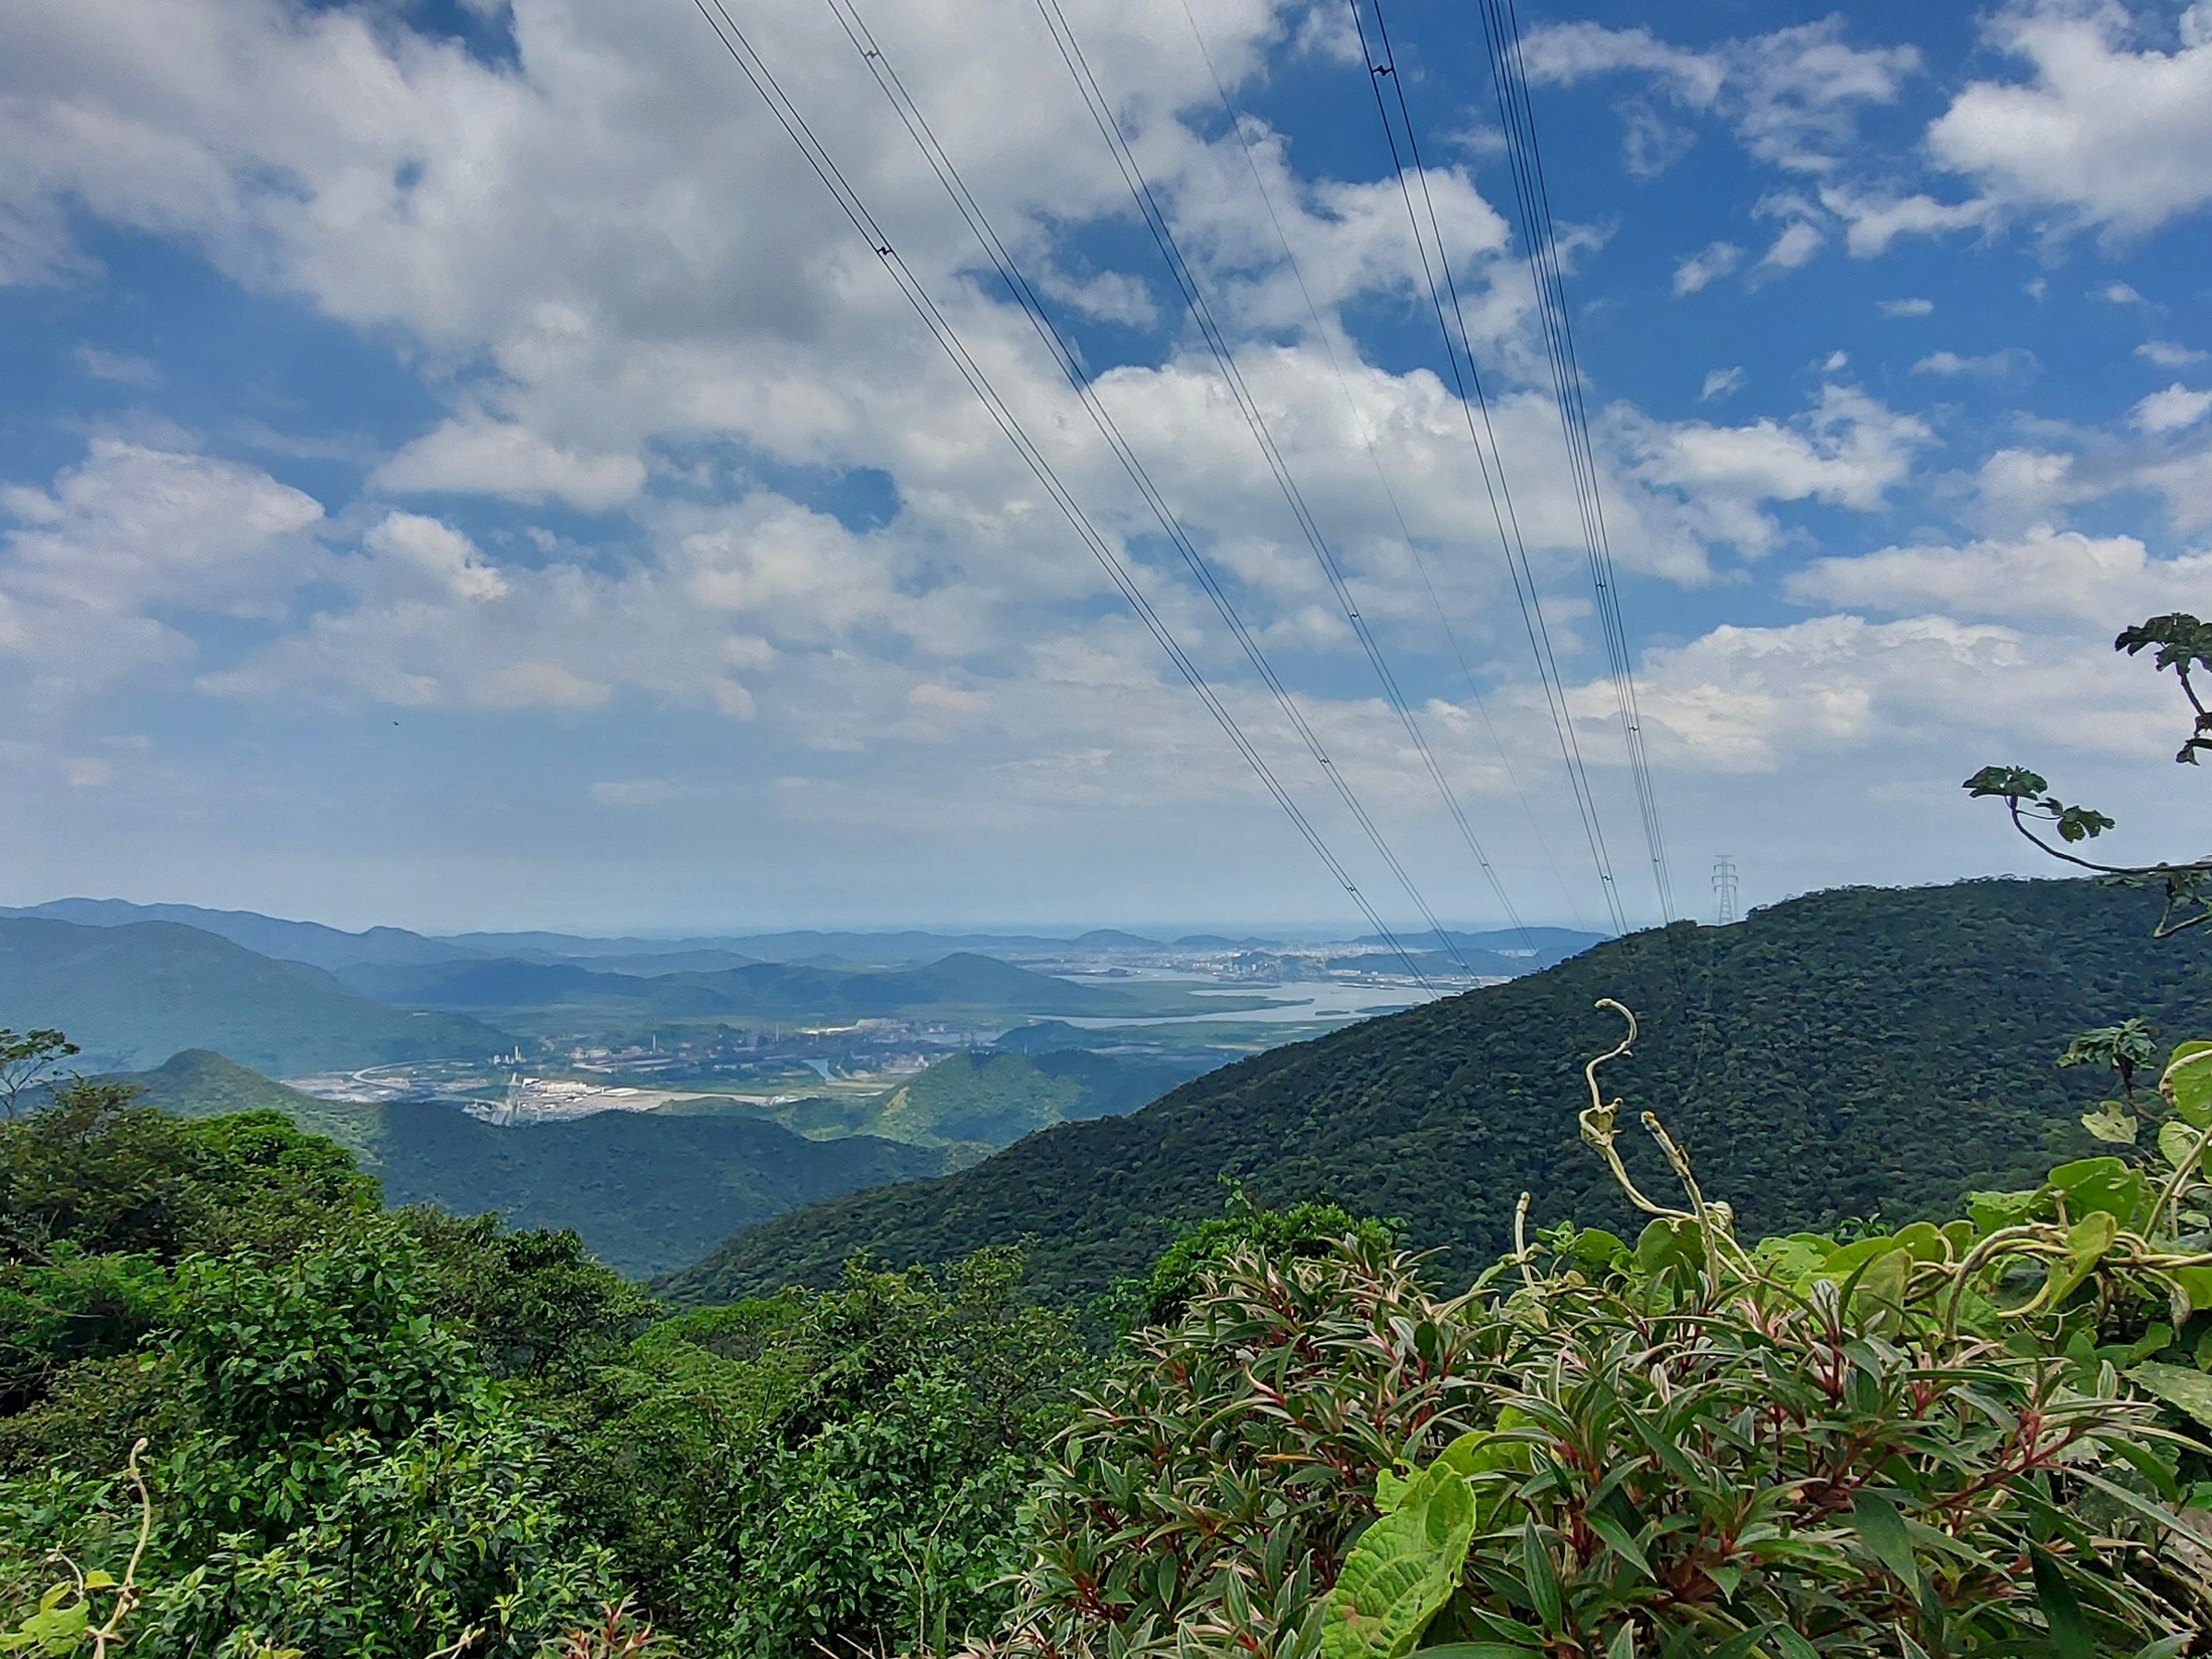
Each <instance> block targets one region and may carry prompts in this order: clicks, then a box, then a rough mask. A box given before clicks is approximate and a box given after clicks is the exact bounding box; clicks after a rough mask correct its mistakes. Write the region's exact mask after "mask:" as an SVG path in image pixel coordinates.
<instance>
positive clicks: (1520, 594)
mask: <svg viewBox="0 0 2212 1659" xmlns="http://www.w3.org/2000/svg"><path fill="white" fill-rule="evenodd" d="M1346 4H1348V5H1349V6H1351V8H1352V23H1353V27H1354V29H1355V31H1356V32H1357V35H1358V38H1359V43H1360V55H1361V59H1362V61H1363V62H1364V63H1365V64H1366V65H1367V83H1368V86H1369V88H1370V89H1371V90H1372V91H1373V92H1374V95H1375V111H1376V114H1377V115H1378V116H1379V117H1380V118H1381V121H1382V136H1383V140H1384V141H1385V143H1386V144H1387V145H1388V147H1389V150H1390V157H1391V168H1392V172H1393V173H1395V174H1396V175H1397V179H1398V193H1399V195H1400V196H1401V197H1402V198H1403V199H1404V202H1405V216H1406V220H1407V223H1408V224H1409V225H1410V226H1411V227H1412V229H1413V237H1414V247H1415V250H1416V252H1417V253H1418V255H1419V257H1420V263H1421V275H1422V280H1423V282H1424V284H1425V285H1426V286H1427V287H1428V299H1429V304H1430V306H1431V308H1432V309H1433V310H1434V311H1435V313H1436V322H1437V328H1438V331H1439V332H1440V334H1441V335H1443V338H1444V357H1445V360H1446V362H1447V364H1448V365H1449V367H1450V369H1451V372H1452V386H1453V389H1454V390H1456V391H1457V392H1458V394H1459V399H1458V401H1459V406H1460V412H1461V414H1462V415H1463V416H1465V420H1466V425H1467V437H1468V439H1469V441H1470V442H1472V443H1473V444H1474V445H1475V457H1476V460H1477V464H1478V465H1479V466H1480V468H1481V470H1482V482H1483V488H1484V492H1485V494H1487V495H1488V496H1489V505H1490V517H1491V518H1492V520H1493V521H1494V522H1495V523H1496V525H1497V529H1498V541H1499V544H1500V546H1501V548H1502V549H1503V551H1504V554H1505V562H1506V567H1507V569H1508V570H1509V571H1510V572H1511V573H1512V575H1513V596H1514V598H1515V599H1516V600H1517V601H1518V602H1519V604H1520V606H1521V621H1522V625H1523V627H1524V628H1525V629H1526V631H1527V634H1528V645H1529V651H1530V653H1531V654H1532V655H1533V656H1534V657H1535V659H1536V667H1537V679H1538V681H1540V682H1541V684H1542V686H1543V689H1544V701H1545V703H1546V706H1547V707H1548V708H1549V709H1550V714H1551V724H1552V729H1553V732H1554V734H1555V735H1556V736H1557V738H1558V739H1559V746H1560V757H1561V759H1562V761H1563V762H1565V764H1566V769H1567V781H1568V784H1569V786H1570V787H1571V788H1572V789H1573V791H1574V804H1575V808H1576V810H1577V811H1578V812H1579V813H1580V814H1581V817H1582V827H1583V835H1584V837H1585V838H1586V840H1587V841H1588V843H1589V848H1590V857H1591V859H1592V860H1593V861H1594V862H1595V863H1596V865H1597V867H1598V886H1599V888H1600V890H1601V891H1602V892H1603V893H1604V895H1605V907H1606V909H1607V911H1608V913H1609V914H1610V916H1611V917H1612V922H1613V931H1614V932H1615V933H1626V932H1627V931H1628V918H1627V913H1626V912H1625V910H1623V908H1622V903H1621V890H1620V884H1619V883H1618V882H1616V881H1615V880H1614V879H1613V867H1612V858H1611V855H1610V852H1609V851H1608V850H1607V848H1606V844H1605V828H1604V825H1603V823H1601V822H1600V820H1599V816H1598V799H1597V796H1596V795H1595V794H1594V793H1593V792H1592V790H1591V788H1590V780H1589V774H1588V771H1587V769H1586V767H1585V766H1584V764H1583V759H1582V744H1581V741H1580V739H1579V738H1577V737H1576V735H1575V731H1574V716H1573V713H1572V711H1570V710H1569V708H1568V707H1567V696H1566V685H1565V682H1564V681H1563V680H1562V677H1561V676H1560V672H1559V662H1558V658H1557V656H1556V654H1555V653H1554V652H1553V651H1552V648H1551V629H1550V624H1549V623H1548V622H1547V621H1546V620H1545V617H1544V607H1543V600H1542V596H1541V594H1540V593H1539V592H1538V591H1537V581H1536V572H1535V569H1534V567H1532V566H1531V565H1530V564H1529V561H1528V548H1527V545H1526V543H1525V541H1524V540H1523V538H1522V535H1521V521H1520V517H1519V515H1518V514H1517V513H1516V512H1515V511H1514V510H1513V491H1512V489H1511V487H1510V486H1509V485H1508V484H1507V482H1506V479H1505V458H1504V456H1503V455H1502V454H1501V452H1500V451H1499V448H1498V438H1497V432H1496V430H1495V428H1494V427H1493V426H1492V424H1491V421H1490V406H1489V398H1488V397H1487V396H1485V395H1484V393H1483V389H1482V374H1481V371H1480V370H1479V368H1478V367H1477V364H1476V360H1475V346H1474V335H1472V334H1471V333H1470V332H1469V331H1468V329H1467V320H1466V313H1465V309H1464V308H1463V306H1462V305H1461V303H1460V298H1459V280H1458V278H1457V277H1455V276H1454V275H1453V274H1452V260H1451V256H1450V254H1449V252H1448V251H1447V250H1446V249H1445V246H1444V234H1443V228H1442V226H1441V224H1440V222H1439V220H1438V217H1437V212H1436V201H1435V199H1434V197H1433V196H1432V195H1431V193H1430V191H1429V189H1428V172H1427V170H1426V169H1425V168H1423V167H1422V165H1421V163H1420V150H1419V146H1418V142H1417V140H1416V138H1415V136H1414V131H1413V122H1412V115H1411V112H1410V111H1409V110H1408V109H1407V108H1406V105H1405V101H1404V92H1403V91H1402V90H1401V91H1399V93H1398V107H1399V114H1400V116H1401V118H1402V119H1403V120H1404V123H1405V144H1404V147H1403V148H1401V146H1400V144H1399V140H1398V132H1397V128H1394V127H1393V126H1392V122H1391V116H1390V106H1389V104H1388V103H1387V102H1386V101H1385V98H1384V95H1383V90H1382V82H1383V81H1384V80H1385V79H1389V80H1391V81H1392V82H1395V81H1396V79H1398V71H1397V66H1396V65H1395V64H1394V63H1392V62H1391V61H1390V60H1389V46H1388V43H1387V42H1386V43H1385V44H1384V57H1383V60H1382V61H1378V60H1377V58H1376V56H1375V54H1374V51H1373V49H1372V48H1371V47H1370V46H1369V44H1368V42H1367V18H1366V16H1365V15H1364V14H1363V13H1362V12H1361V10H1360V0H1346ZM1408 154H1410V155H1412V157H1413V179H1409V178H1408V177H1407V175H1406V165H1405V158H1406V156H1407V155H1408ZM1415 179H1417V180H1418V182H1419V185H1420V192H1421V202H1422V208H1423V210H1425V213H1426V217H1427V220H1428V227H1427V229H1428V233H1427V235H1426V236H1425V235H1424V234H1423V226H1422V217H1423V214H1422V213H1418V212H1416V209H1415V207H1414V191H1413V183H1414V180H1415ZM1432 243H1433V245H1434V247H1435V250H1436V258H1435V261H1434V262H1433V263H1432V262H1431V261H1430V258H1429V249H1430V246H1431V244H1432ZM1439 266H1440V267H1441V269H1442V276H1443V282H1442V285H1441V286H1439V284H1438V281H1437V277H1438V267H1439ZM1447 296H1449V298H1450V301H1451V307H1452V319H1451V320H1450V321H1447V320H1446V318H1445V315H1444V305H1445V299H1446V297H1447ZM1454 322H1456V323H1457V324H1458V332H1457V334H1456V335H1455V334H1454V333H1453V330H1452V323H1454ZM1463 348H1464V351H1465V366H1464V368H1463V366H1462V355H1461V354H1462V351H1463ZM1477 416H1479V417H1480V421H1481V426H1480V430H1479V431H1478V430H1477V424H1476V422H1477ZM1486 440H1487V447H1486ZM1493 468H1494V470H1493Z"/></svg>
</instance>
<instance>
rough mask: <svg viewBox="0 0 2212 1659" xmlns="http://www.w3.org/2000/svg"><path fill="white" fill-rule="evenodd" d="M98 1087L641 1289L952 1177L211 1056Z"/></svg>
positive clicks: (880, 1156)
mask: <svg viewBox="0 0 2212 1659" xmlns="http://www.w3.org/2000/svg"><path fill="white" fill-rule="evenodd" d="M1079 1057H1080V1058H1083V1059H1088V1058H1089V1057H1090V1056H1088V1055H1083V1056H1079ZM101 1081H102V1082H103V1083H108V1082H112V1083H122V1084H128V1085H129V1086H130V1087H131V1088H133V1089H135V1090H136V1091H137V1092H138V1097H139V1099H140V1100H141V1101H142V1102H143V1103H144V1104H148V1105H152V1106H159V1107H161V1108H162V1109H163V1110H164V1111H167V1112H174V1113H176V1115H177V1116H183V1117H192V1118H203V1117H211V1116H215V1115H217V1114H220V1113H232V1112H249V1111H260V1110H273V1111H278V1112H282V1113H283V1114H284V1115H285V1116H286V1117H289V1118H290V1119H291V1120H292V1121H293V1122H294V1123H295V1124H297V1125H298V1126H299V1128H302V1129H305V1130H307V1131H308V1132H310V1134H316V1135H324V1136H328V1137H329V1138H330V1139H331V1140H333V1141H336V1142H337V1143H338V1144H340V1145H341V1146H344V1147H345V1148H346V1150H347V1151H348V1152H350V1153H353V1155H354V1157H355V1158H356V1159H357V1160H358V1161H359V1165H360V1167H361V1168H362V1169H363V1170H364V1171H365V1172H367V1173H368V1174H371V1175H373V1176H375V1177H377V1178H378V1179H379V1180H380V1181H381V1182H382V1183H383V1192H384V1200H385V1202H387V1203H392V1204H414V1203H434V1204H437V1205H438V1206H440V1207H441V1208H442V1209H444V1210H448V1211H451V1212H452V1213H453V1214H457V1215H473V1214H478V1213H480V1212H482V1211H496V1212H497V1213H498V1214H500V1215H501V1216H503V1217H504V1218H505V1219H506V1220H507V1221H508V1222H509V1223H511V1224H512V1225H514V1226H523V1227H555V1228H559V1227H567V1228H572V1229H574V1230H575V1231H576V1233H577V1235H578V1236H579V1237H580V1238H582V1239H583V1241H584V1244H585V1247H586V1248H587V1249H589V1250H590V1252H591V1253H592V1254H593V1255H594V1256H596V1257H597V1258H599V1260H601V1261H602V1262H604V1263H606V1264H607V1265H608V1266H610V1267H612V1268H614V1269H615V1270H616V1271H617V1272H620V1273H624V1274H626V1275H630V1276H631V1277H633V1278H638V1277H643V1276H644V1275H648V1274H654V1273H662V1272H665V1271H666V1270H668V1269H669V1268H672V1267H677V1266H681V1265H682V1264H683V1263H687V1262H691V1261H695V1260H697V1259H698V1257H699V1253H700V1252H701V1251H702V1250H707V1249H708V1248H709V1247H710V1246H711V1245H712V1244H713V1243H714V1241H715V1240H716V1239H718V1238H723V1236H724V1235H726V1234H727V1233H729V1232H730V1231H731V1229H733V1228H735V1227H742V1226H749V1225H751V1224H752V1223H755V1222H760V1221H765V1220H766V1219H768V1218H769V1217H770V1216H772V1215H778V1214H782V1213H783V1212H784V1211H785V1210H789V1209H793V1208H795V1207H796V1206H797V1205H799V1204H804V1203H809V1202H813V1201H814V1200H816V1199H821V1198H827V1197H830V1196H832V1195H833V1194H835V1193H840V1192H849V1191H851V1190H852V1189H855V1188H857V1187H873V1186H880V1185H881V1184H882V1183H884V1182H887V1181H908V1180H913V1179H915V1178H916V1177H920V1176H931V1175H936V1174H937V1173H939V1172H940V1171H941V1170H944V1169H947V1168H949V1167H951V1166H952V1164H953V1159H952V1157H951V1155H950V1154H948V1153H947V1152H946V1150H945V1149H944V1148H943V1147H942V1146H939V1145H909V1144H903V1143H901V1142H899V1141H891V1140H886V1139H883V1138H882V1137H881V1136H877V1135H870V1134H867V1133H864V1132H861V1133H853V1134H850V1135H847V1136H846V1137H845V1138H843V1139H840V1140H836V1141H809V1140H807V1139H805V1138H803V1137H801V1136H799V1135H796V1134H794V1133H792V1132H791V1131H790V1130H788V1129H785V1128H781V1127H779V1126H778V1125H776V1124H773V1123H765V1122H762V1121H760V1119H758V1118H755V1117H747V1116H737V1115H734V1114H730V1115H708V1114H697V1115H692V1114H682V1115H679V1114H672V1113H662V1112H602V1113H599V1114H596V1115H595V1116H589V1117H582V1118H575V1119H571V1120H568V1121H565V1122H557V1123H543V1124H529V1125H526V1126H520V1127H516V1128H495V1127H494V1126H492V1125H491V1124H488V1123H485V1122H483V1121H482V1120H481V1119H480V1118H476V1117H471V1116H468V1114H467V1113H466V1112H463V1111H461V1110H460V1109H459V1108H458V1107H456V1106H450V1105H444V1104H434V1103H431V1102H419V1101H409V1102H392V1103H387V1104H348V1103H345V1102H340V1101H327V1100H318V1099H316V1098H315V1097H314V1096H313V1095H311V1094H302V1093H300V1092H299V1091H298V1090H297V1089H287V1088H286V1087H285V1086H284V1085H283V1084H282V1083H278V1082H273V1081H272V1080H269V1079H268V1078H265V1077H262V1076H261V1074H260V1073H258V1072H254V1071H250V1070H249V1069H247V1068H246V1067H243V1066H239V1065H236V1064H234V1063H233V1062H231V1061H229V1060H226V1059H225V1058H224V1057H223V1056H222V1055H217V1054H210V1053H208V1052H206V1051H205V1050H188V1051H186V1052H185V1053H183V1054H178V1055H172V1056H171V1057H170V1058H169V1059H168V1060H167V1061H166V1062H164V1064H163V1065H161V1066H159V1067H155V1068H154V1069H152V1071H141V1072H128V1073H118V1074H115V1075H112V1076H110V1077H106V1078H103V1079H102V1080H101Z"/></svg>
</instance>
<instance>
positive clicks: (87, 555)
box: [0, 437, 322, 698]
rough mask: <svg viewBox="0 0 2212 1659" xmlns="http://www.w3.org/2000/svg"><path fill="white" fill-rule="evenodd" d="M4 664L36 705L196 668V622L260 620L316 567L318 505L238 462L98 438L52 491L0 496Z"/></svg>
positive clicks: (17, 490)
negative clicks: (309, 533) (33, 691)
mask: <svg viewBox="0 0 2212 1659" xmlns="http://www.w3.org/2000/svg"><path fill="white" fill-rule="evenodd" d="M0 510H5V511H6V513H7V514H8V515H9V516H11V517H13V518H15V519H16V520H17V522H18V526H19V528H18V529H17V530H15V531H11V532H9V533H8V534H7V536H6V541H5V546H6V553H5V555H4V556H0V663H5V662H6V660H7V659H10V658H12V659H14V660H15V661H16V662H18V663H19V664H21V665H24V666H25V667H26V668H27V669H28V670H29V672H30V676H31V683H32V684H33V686H34V687H35V688H37V689H38V692H39V694H40V695H41V696H43V697H47V698H52V697H56V696H62V695H67V694H69V693H72V692H79V691H83V690H88V689H93V688H96V687H99V686H102V685H104V684H106V683H108V682H109V681H111V680H113V679H115V678H116V677H120V676H122V675H124V674H127V673H128V672H129V671H131V670H132V669H133V668H135V667H139V666H140V665H145V664H148V663H152V662H159V661H163V660H168V659H176V658H181V657H185V656H188V655H189V654H190V653H191V649H192V648H191V643H190V640H189V639H188V636H187V635H185V634H184V633H182V632H180V631H179V629H178V628H177V627H176V621H177V620H178V619H179V618H180V617H182V616H184V615H186V614H188V613H192V612H201V613H218V614H227V615H232V616H268V615H270V614H271V612H272V607H273V606H281V604H282V596H283V594H284V593H285V592H287V591H288V590H289V588H290V587H291V586H292V585H293V584H294V583H295V582H297V581H298V580H299V579H301V578H302V576H303V575H304V574H305V573H306V571H307V570H308V569H309V568H310V567H311V566H312V564H313V562H314V558H315V554H314V550H313V549H312V548H311V547H310V546H309V545H308V544H306V543H303V542H302V541H301V539H300V532H302V531H306V530H308V529H309V528H310V527H311V526H313V525H315V524H316V523H317V522H318V521H319V520H320V519H321V518H322V506H321V505H320V504H318V503H317V502H316V501H314V500H313V499H312V498H310V496H307V495H305V494H301V493H300V492H299V491H298V490H294V489H291V488H289V487H287V486H286V485H284V484H281V483H278V482H276V481H275V480H274V479H273V478H271V477H269V476H268V475H267V474H266V473H264V472H261V471H259V470H256V469H253V468H250V467H244V466H240V465H238V464H237V463H236V462H232V461H225V460H218V459H214V458H212V457H206V456H200V455H190V454H183V453H178V452H176V451H170V450H162V449H155V448H152V447H149V446H147V445H141V444H134V443H131V442H128V441H126V440H124V439H121V438H115V437H97V438H94V439H93V440H92V441H91V445H90V446H89V449H88V452H87V454H86V457H85V459H84V460H83V461H82V462H81V463H79V465H77V466H75V467H71V468H67V469H65V470H63V471H62V472H61V473H60V475H59V476H58V477H56V478H55V481H54V483H53V486H52V487H51V489H48V490H37V489H27V488H22V487H13V488H9V489H6V490H5V491H0Z"/></svg>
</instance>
